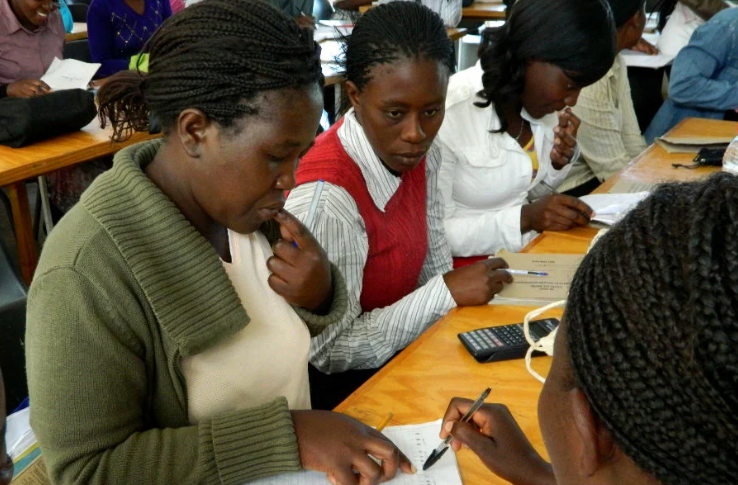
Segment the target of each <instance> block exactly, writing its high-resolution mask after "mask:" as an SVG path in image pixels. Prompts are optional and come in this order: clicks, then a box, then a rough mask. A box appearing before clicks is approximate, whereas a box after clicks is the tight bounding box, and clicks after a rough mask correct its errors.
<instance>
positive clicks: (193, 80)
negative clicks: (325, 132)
mask: <svg viewBox="0 0 738 485" xmlns="http://www.w3.org/2000/svg"><path fill="white" fill-rule="evenodd" d="M148 50H149V52H150V55H151V61H150V66H149V67H150V69H149V74H148V75H147V76H144V75H142V74H139V73H137V72H127V73H121V74H120V75H119V76H117V77H116V78H114V79H113V80H111V81H109V82H108V83H107V84H106V85H105V87H103V88H102V90H101V91H100V95H99V98H100V99H99V102H100V109H101V118H102V117H103V116H107V117H108V118H109V119H110V120H111V121H112V124H113V127H114V130H115V135H114V137H115V138H117V139H121V138H124V137H125V136H126V135H127V134H128V133H129V131H130V129H133V128H135V129H146V128H147V124H148V119H149V116H150V115H154V116H156V117H157V118H158V119H159V120H160V122H161V123H162V126H163V129H164V134H165V136H164V138H163V140H157V141H154V142H148V143H143V144H139V145H134V146H132V147H129V148H127V149H125V150H123V151H121V152H120V153H119V154H118V155H117V156H116V159H115V163H114V166H113V168H112V169H111V170H110V171H109V172H107V173H105V174H103V175H102V176H100V177H99V178H98V179H97V180H96V181H95V182H94V184H93V185H92V186H91V187H90V188H89V189H88V190H87V191H86V192H85V194H84V195H83V196H82V199H81V201H80V203H79V204H78V205H77V206H75V208H74V209H72V211H70V212H69V213H68V214H67V216H66V217H65V218H64V219H63V220H62V221H61V223H60V224H59V225H58V226H57V228H56V229H55V230H54V231H53V232H52V234H51V235H50V237H49V239H48V241H47V242H46V247H45V249H44V252H43V254H42V257H41V261H40V263H39V266H38V269H37V271H36V275H35V279H34V281H33V284H32V285H31V290H30V294H29V302H28V332H27V340H26V345H27V362H28V378H29V388H30V393H31V416H32V426H33V428H34V430H35V432H36V435H37V437H38V440H39V443H40V445H41V448H42V451H43V454H44V459H45V462H46V465H47V467H48V469H49V472H50V475H51V477H52V480H53V481H54V482H55V483H57V484H62V483H63V484H68V483H80V484H113V485H115V484H162V485H163V484H167V485H170V484H185V483H193V484H240V483H244V482H247V481H249V480H253V479H255V478H258V477H262V476H267V475H272V474H276V473H281V472H287V471H296V470H299V469H300V468H308V469H313V470H320V471H325V472H326V473H328V477H329V479H330V480H331V481H332V482H334V483H341V484H344V485H349V484H356V483H359V480H361V483H362V484H374V483H377V482H378V481H380V480H385V479H388V478H389V477H391V476H393V475H394V474H395V473H396V472H397V469H398V468H400V469H402V470H403V471H405V472H412V466H411V465H410V463H409V462H408V461H407V458H405V457H404V456H402V454H401V453H400V452H399V451H398V450H397V448H396V447H395V446H394V445H393V444H392V443H391V442H390V441H389V440H387V439H386V438H384V437H383V436H382V435H381V434H380V433H377V432H375V431H374V430H372V429H370V428H368V427H366V426H364V425H362V424H361V423H358V422H357V421H354V420H352V419H350V418H348V417H345V416H341V415H338V414H334V413H329V412H321V411H310V410H304V409H303V410H300V408H304V407H309V389H308V393H307V396H308V399H307V401H305V400H304V396H305V392H306V387H305V386H306V383H307V365H306V364H307V355H308V349H309V338H310V335H315V334H317V333H319V332H320V331H321V330H322V329H324V328H325V327H326V326H327V325H330V324H331V323H333V322H337V321H339V320H340V318H341V317H342V314H343V313H344V312H345V309H346V290H345V284H344V282H343V280H342V278H341V276H340V273H339V272H337V271H336V269H335V268H334V267H333V266H331V265H330V264H329V263H328V261H327V260H326V257H325V254H324V252H323V251H322V249H321V248H320V246H319V245H318V244H317V242H316V241H315V240H314V239H313V237H312V235H311V234H310V232H309V231H308V230H307V229H306V228H305V227H304V226H302V225H301V224H300V222H299V221H297V219H295V218H294V217H292V216H291V215H290V214H289V213H287V212H285V211H284V210H283V209H282V206H283V204H284V192H285V191H287V190H289V189H291V188H292V186H293V185H294V169H295V167H296V164H297V161H298V159H299V157H300V156H302V154H304V153H305V152H306V151H307V149H308V148H309V147H310V146H311V144H312V142H313V139H314V135H315V132H316V129H317V127H318V120H319V117H320V113H321V109H322V95H321V84H322V75H321V68H320V58H319V57H320V56H319V48H318V47H317V44H315V43H314V42H313V40H312V33H311V32H309V31H307V30H302V29H299V28H298V27H297V26H296V25H295V23H294V22H293V21H292V20H291V19H289V18H288V17H286V16H285V15H284V14H282V13H281V12H279V11H277V10H276V9H274V8H273V7H271V6H269V5H268V4H266V3H264V2H261V1H259V0H206V1H205V2H203V3H201V4H198V5H196V6H193V7H191V8H189V9H187V10H185V11H183V12H181V13H179V14H177V15H176V16H174V17H172V18H171V19H169V20H167V21H166V22H165V23H164V25H163V26H162V27H161V29H160V30H159V31H158V32H157V33H156V34H155V35H154V36H153V37H152V39H151V41H150V42H149V44H148ZM267 240H268V241H269V242H267ZM270 243H271V247H270ZM249 251H250V252H249ZM267 268H268V269H267ZM270 273H271V274H270ZM254 288H257V290H254ZM259 288H260V289H259ZM285 302H286V303H285ZM290 305H292V306H294V307H295V309H294V310H293V309H292V307H291V306H290ZM247 311H248V315H247ZM278 312H281V313H278ZM295 312H297V313H298V314H299V316H300V317H302V319H303V320H304V322H305V323H306V324H307V328H308V329H309V332H308V330H307V329H306V328H305V325H304V324H303V323H302V321H300V320H299V319H298V320H297V321H296V322H295V321H294V319H293V318H292V317H295V318H296V316H295V315H294V313H295ZM278 314H279V315H284V318H285V319H286V320H288V322H287V324H286V325H285V322H283V321H282V317H277V316H276V315H278ZM279 325H282V326H279ZM275 329H276V331H275ZM283 332H284V333H283ZM280 337H283V338H282V340H280ZM254 355H258V356H260V357H259V358H257V359H254V358H251V357H253V356H254ZM249 358H251V360H249ZM294 362H297V363H298V364H299V365H298V366H294V365H293V364H294ZM291 365H292V367H290V366H291ZM241 377H243V378H241ZM294 381H300V382H297V385H295V382H294ZM301 382H302V384H301ZM251 383H254V384H253V385H252V384H251ZM282 390H284V392H285V394H280V393H281V392H282ZM286 394H290V396H291V397H290V396H286ZM285 396H286V397H285ZM370 455H371V456H370ZM372 457H375V458H377V459H378V460H379V462H380V463H381V464H378V463H377V462H376V461H374V460H373V459H372Z"/></svg>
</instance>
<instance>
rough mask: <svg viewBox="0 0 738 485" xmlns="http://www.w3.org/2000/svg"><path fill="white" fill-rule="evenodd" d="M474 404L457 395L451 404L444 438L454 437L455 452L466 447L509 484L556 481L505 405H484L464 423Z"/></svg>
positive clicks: (546, 484)
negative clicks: (464, 417)
mask: <svg viewBox="0 0 738 485" xmlns="http://www.w3.org/2000/svg"><path fill="white" fill-rule="evenodd" d="M474 404H475V403H474V402H472V401H471V400H469V399H462V398H458V397H456V398H454V399H452V400H451V403H450V404H449V405H448V409H447V410H446V415H445V416H444V417H443V425H442V431H441V438H448V437H451V438H453V440H452V441H451V443H450V446H451V448H452V449H453V450H454V451H458V450H459V449H460V448H461V447H462V445H465V446H467V447H468V448H469V449H471V450H472V451H473V452H474V453H476V454H477V455H478V456H479V458H480V459H481V460H482V462H483V463H484V464H485V466H487V468H489V469H490V470H491V471H492V472H494V473H496V474H497V475H499V476H500V477H502V478H504V479H505V480H507V481H509V482H510V483H530V484H536V485H549V484H551V485H553V484H555V483H556V482H555V480H554V476H553V471H552V470H551V465H550V464H549V463H547V462H546V461H545V460H544V459H543V458H542V457H541V455H540V454H539V453H538V451H536V449H535V448H533V445H531V444H530V441H528V438H526V436H525V434H524V433H523V431H522V430H521V429H520V426H519V425H518V423H517V422H516V421H515V418H514V417H513V416H512V414H511V413H510V411H509V410H508V409H507V407H506V406H505V405H503V404H482V405H481V406H480V407H479V409H477V411H476V412H474V413H473V414H472V415H471V419H470V420H469V421H468V422H464V421H463V420H462V417H463V416H464V415H466V414H467V413H468V412H469V410H470V409H472V408H473V407H474Z"/></svg>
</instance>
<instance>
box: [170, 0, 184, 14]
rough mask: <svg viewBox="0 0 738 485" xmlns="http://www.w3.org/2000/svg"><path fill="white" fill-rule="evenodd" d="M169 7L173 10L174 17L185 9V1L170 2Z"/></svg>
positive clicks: (174, 0) (171, 0) (173, 0)
mask: <svg viewBox="0 0 738 485" xmlns="http://www.w3.org/2000/svg"><path fill="white" fill-rule="evenodd" d="M169 6H170V7H171V8H172V15H174V14H175V13H177V12H181V11H182V10H184V9H185V2H184V0H169Z"/></svg>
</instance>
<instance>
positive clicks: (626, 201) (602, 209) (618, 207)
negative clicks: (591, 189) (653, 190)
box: [579, 192, 649, 226]
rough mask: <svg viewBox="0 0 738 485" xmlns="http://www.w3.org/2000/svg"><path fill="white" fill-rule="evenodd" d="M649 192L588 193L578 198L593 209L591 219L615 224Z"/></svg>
mask: <svg viewBox="0 0 738 485" xmlns="http://www.w3.org/2000/svg"><path fill="white" fill-rule="evenodd" d="M648 194H649V192H636V193H634V194H590V195H585V196H582V197H580V198H579V200H581V201H582V202H584V203H585V204H587V205H588V206H590V207H591V208H592V210H594V212H595V215H594V217H592V220H593V221H595V222H601V223H602V224H607V225H609V226H611V225H613V224H615V223H616V222H618V221H619V220H620V219H622V218H623V217H625V215H626V214H627V213H628V212H630V211H631V210H632V209H633V208H634V207H635V206H636V205H638V203H639V202H640V201H642V200H643V199H645V198H646V197H648Z"/></svg>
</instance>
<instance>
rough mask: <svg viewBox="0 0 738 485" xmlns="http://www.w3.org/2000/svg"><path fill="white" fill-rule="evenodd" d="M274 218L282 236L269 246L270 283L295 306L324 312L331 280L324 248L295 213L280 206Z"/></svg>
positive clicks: (329, 292)
mask: <svg viewBox="0 0 738 485" xmlns="http://www.w3.org/2000/svg"><path fill="white" fill-rule="evenodd" d="M275 220H276V221H277V222H278V223H279V227H280V231H281V233H282V239H280V240H279V241H277V242H275V243H274V244H273V245H272V251H273V252H274V256H272V257H270V258H269V259H268V260H267V268H269V271H271V272H272V274H271V275H270V276H269V286H270V287H271V288H272V289H273V290H274V291H275V292H277V293H278V294H279V295H281V296H282V297H283V298H284V299H285V300H287V302H288V303H289V304H291V305H294V306H299V307H302V308H305V309H307V310H309V311H311V312H313V313H316V314H325V313H327V312H328V310H329V309H330V306H331V299H332V297H333V280H332V278H331V266H330V263H329V262H328V257H327V256H326V254H325V251H323V248H322V247H321V246H320V244H318V241H316V240H315V238H314V237H313V235H312V234H310V231H308V229H307V228H306V227H305V226H304V225H303V224H302V222H300V221H299V220H298V219H297V218H296V217H295V216H293V215H292V214H290V213H289V212H287V211H286V210H284V209H282V210H280V211H279V212H278V213H277V216H276V217H275Z"/></svg>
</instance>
